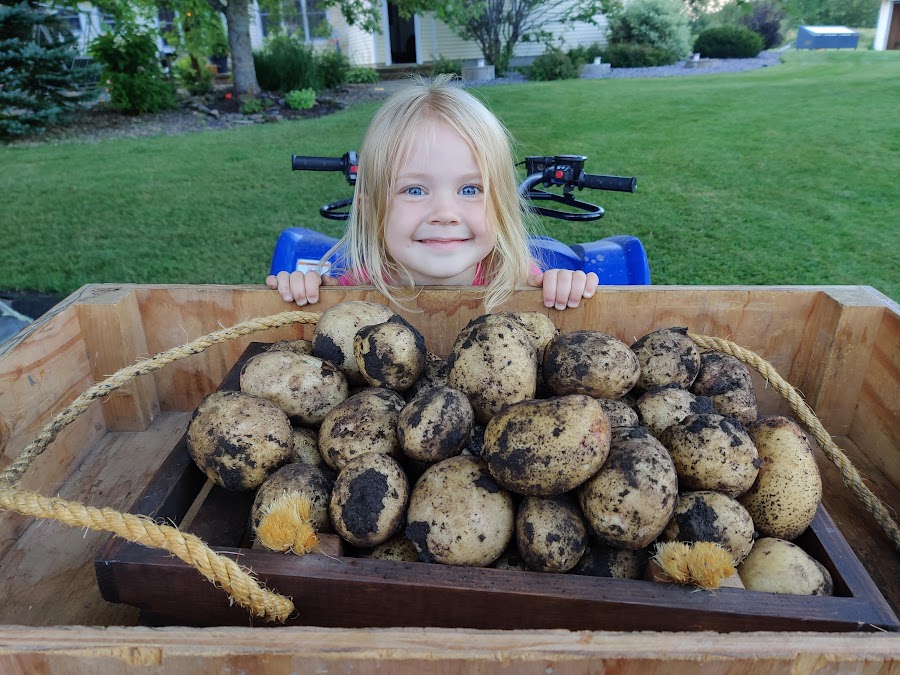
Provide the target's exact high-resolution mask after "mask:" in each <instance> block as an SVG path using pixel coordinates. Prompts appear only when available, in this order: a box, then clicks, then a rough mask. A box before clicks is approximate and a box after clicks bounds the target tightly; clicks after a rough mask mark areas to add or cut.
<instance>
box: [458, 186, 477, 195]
mask: <svg viewBox="0 0 900 675" xmlns="http://www.w3.org/2000/svg"><path fill="white" fill-rule="evenodd" d="M480 191H481V190H480V188H478V187H477V186H475V185H463V186H462V187H461V188H460V189H459V194H461V195H464V196H466V197H474V196H475V195H477V194H478V193H479V192H480Z"/></svg>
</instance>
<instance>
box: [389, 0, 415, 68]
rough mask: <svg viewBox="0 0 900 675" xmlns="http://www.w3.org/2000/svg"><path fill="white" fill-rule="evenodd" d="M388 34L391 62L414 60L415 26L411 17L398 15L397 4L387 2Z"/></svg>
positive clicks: (410, 61)
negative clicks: (405, 17) (406, 17)
mask: <svg viewBox="0 0 900 675" xmlns="http://www.w3.org/2000/svg"><path fill="white" fill-rule="evenodd" d="M387 10H388V11H387V15H388V34H389V35H390V45H391V63H393V64H398V63H415V62H416V27H415V22H414V21H413V18H412V17H410V18H408V19H404V18H403V17H402V16H400V11H399V10H398V9H397V6H396V5H395V4H394V3H392V2H389V3H388V4H387Z"/></svg>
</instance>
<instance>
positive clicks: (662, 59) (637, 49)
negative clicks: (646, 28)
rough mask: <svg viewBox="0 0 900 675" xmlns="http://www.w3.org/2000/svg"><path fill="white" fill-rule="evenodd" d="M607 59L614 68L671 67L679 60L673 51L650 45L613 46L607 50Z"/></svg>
mask: <svg viewBox="0 0 900 675" xmlns="http://www.w3.org/2000/svg"><path fill="white" fill-rule="evenodd" d="M605 57H606V58H605V60H606V62H607V63H609V65H611V66H612V67H613V68H652V67H654V66H669V65H672V64H673V63H675V62H676V61H677V60H678V59H679V56H678V55H677V54H676V53H675V52H673V51H670V50H668V49H665V48H663V47H651V46H650V45H612V46H610V47H609V49H607V50H606V52H605Z"/></svg>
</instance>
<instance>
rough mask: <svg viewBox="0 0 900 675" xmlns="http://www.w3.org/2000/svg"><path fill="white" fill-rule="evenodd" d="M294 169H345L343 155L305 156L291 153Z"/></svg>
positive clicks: (292, 167) (292, 168)
mask: <svg viewBox="0 0 900 675" xmlns="http://www.w3.org/2000/svg"><path fill="white" fill-rule="evenodd" d="M291 170H292V171H343V170H344V158H343V157H304V156H303V155H291Z"/></svg>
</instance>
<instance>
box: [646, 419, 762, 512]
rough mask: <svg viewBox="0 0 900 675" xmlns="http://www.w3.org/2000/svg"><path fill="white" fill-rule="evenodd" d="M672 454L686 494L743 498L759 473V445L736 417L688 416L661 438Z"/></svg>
mask: <svg viewBox="0 0 900 675" xmlns="http://www.w3.org/2000/svg"><path fill="white" fill-rule="evenodd" d="M660 440H661V441H662V444H663V445H664V446H666V447H667V448H668V449H669V452H671V453H672V459H673V460H674V461H675V468H676V469H677V471H678V480H679V482H680V484H681V486H682V488H683V489H686V490H716V491H717V492H724V493H725V494H727V495H729V496H731V497H737V496H738V495H742V494H744V493H745V492H746V491H747V490H749V489H750V486H751V485H753V481H755V480H756V475H757V473H758V472H759V467H760V457H759V453H758V452H757V449H756V445H755V444H754V442H753V439H752V438H750V435H749V434H748V433H747V432H746V431H745V430H744V427H742V426H741V424H740V423H739V422H738V421H737V420H736V419H734V418H733V417H725V416H723V415H714V414H709V413H707V414H702V415H688V416H687V417H685V418H684V419H683V420H682V421H681V422H679V423H678V424H673V425H672V426H670V427H669V428H667V429H666V430H665V431H663V432H662V434H661V435H660Z"/></svg>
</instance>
